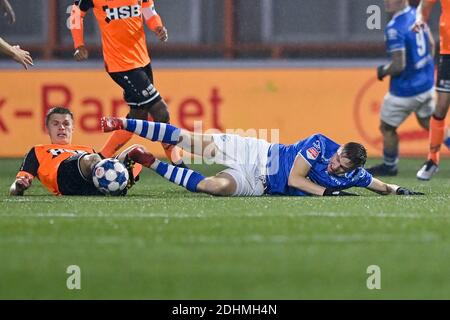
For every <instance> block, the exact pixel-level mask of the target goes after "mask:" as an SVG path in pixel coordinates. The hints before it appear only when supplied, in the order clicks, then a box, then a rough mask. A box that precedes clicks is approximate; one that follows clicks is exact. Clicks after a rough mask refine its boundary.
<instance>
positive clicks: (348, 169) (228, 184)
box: [101, 117, 423, 196]
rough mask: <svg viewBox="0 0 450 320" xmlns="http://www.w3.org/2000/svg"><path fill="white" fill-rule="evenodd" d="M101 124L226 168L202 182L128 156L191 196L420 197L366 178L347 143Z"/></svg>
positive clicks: (114, 121)
mask: <svg viewBox="0 0 450 320" xmlns="http://www.w3.org/2000/svg"><path fill="white" fill-rule="evenodd" d="M101 125H102V128H103V131H104V132H111V131H114V130H127V131H129V132H132V133H134V134H137V135H139V136H141V137H143V138H147V139H149V140H151V141H160V142H163V143H167V144H171V145H177V146H179V147H181V148H182V149H184V150H186V151H188V152H191V153H194V154H197V155H199V156H202V157H203V158H204V159H206V160H208V161H211V160H213V161H214V162H215V163H218V164H222V165H224V166H226V167H228V168H227V169H225V170H223V171H221V172H219V173H218V174H217V175H215V176H213V177H204V176H203V175H201V174H200V173H198V172H196V171H193V170H190V169H187V168H179V167H176V166H173V165H171V164H168V163H165V162H163V161H160V160H158V159H156V158H155V157H154V156H153V155H152V154H150V153H149V152H147V151H145V150H144V149H143V147H137V148H134V150H132V151H131V152H130V153H129V156H130V158H131V159H132V160H133V161H135V162H137V163H140V164H142V165H143V166H145V167H147V168H151V169H153V170H154V171H155V172H157V173H158V174H159V175H160V176H162V177H164V178H165V179H167V180H169V181H171V182H173V183H175V184H177V185H180V186H183V187H184V188H186V189H188V190H189V191H192V192H202V193H207V194H211V195H216V196H262V195H285V196H309V195H316V196H352V195H356V194H353V193H349V192H346V191H343V190H344V189H348V188H351V187H363V188H367V189H369V190H371V191H374V192H376V193H379V194H382V195H390V194H392V195H395V194H397V195H420V194H423V193H420V192H414V191H412V190H409V189H406V188H403V187H400V186H397V185H394V184H386V183H384V182H382V181H380V180H378V179H376V178H374V177H372V175H371V174H370V173H368V172H367V171H366V170H365V169H364V168H363V166H364V164H365V162H366V159H367V153H366V149H365V148H364V146H363V145H361V144H359V143H356V142H349V143H346V144H344V145H342V146H341V145H339V144H337V143H336V142H334V141H332V140H331V139H329V138H327V137H325V136H324V135H322V134H315V135H312V136H310V137H309V138H307V139H304V140H300V141H298V142H297V143H295V144H292V145H283V144H271V143H269V142H267V141H266V140H262V139H256V138H250V137H241V136H238V135H234V134H197V133H193V132H190V131H187V130H183V129H180V128H177V127H175V126H173V125H170V124H166V123H158V122H151V121H145V120H136V119H125V118H112V117H107V118H102V119H101ZM199 146H201V148H199Z"/></svg>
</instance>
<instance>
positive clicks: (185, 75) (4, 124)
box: [0, 67, 449, 157]
mask: <svg viewBox="0 0 450 320" xmlns="http://www.w3.org/2000/svg"><path fill="white" fill-rule="evenodd" d="M155 78H156V79H157V88H158V89H159V91H160V92H161V94H162V95H163V97H164V98H165V99H166V101H167V102H168V104H169V106H170V112H171V117H172V123H174V124H176V125H178V126H181V127H184V128H188V129H191V130H193V129H197V130H203V131H205V130H208V129H212V128H216V129H218V130H221V131H223V130H225V129H241V131H240V132H241V133H242V132H244V133H245V131H246V132H247V133H248V134H254V133H255V132H256V134H258V135H259V136H260V137H263V138H268V139H269V140H272V141H276V140H277V139H278V138H279V140H280V142H282V143H292V142H295V141H297V140H298V139H300V138H304V137H306V136H308V135H310V134H313V133H316V132H321V133H324V134H326V135H328V136H330V137H332V138H333V139H335V140H336V141H338V142H340V143H342V142H346V141H359V142H362V143H364V144H365V145H366V146H367V148H368V150H369V153H370V155H371V156H380V155H381V143H382V141H381V135H380V133H379V130H378V122H379V109H380V105H381V102H382V99H383V96H384V94H385V92H386V91H387V85H388V81H384V82H378V81H376V79H375V76H374V71H373V68H367V67H365V68H360V67H347V68H325V69H323V68H319V67H311V68H283V67H279V68H271V69H263V68H169V69H157V70H155ZM0 88H2V89H1V92H0V140H1V145H2V148H1V150H0V157H18V156H20V157H21V156H23V155H24V154H25V153H26V152H27V151H28V150H29V148H30V147H31V146H32V145H35V144H41V143H47V142H48V137H47V135H46V133H45V127H44V121H43V118H44V115H45V113H46V111H47V109H48V108H49V107H50V106H55V105H65V106H69V107H70V108H71V109H72V110H73V111H74V113H75V124H76V128H75V134H74V143H75V144H85V145H92V146H93V147H94V148H100V147H101V145H102V144H103V143H104V141H105V139H106V137H107V136H106V134H103V133H101V132H100V126H99V121H98V119H99V117H100V116H103V115H120V116H123V115H125V114H126V113H127V109H128V107H127V105H126V104H125V103H124V101H123V99H122V92H121V90H120V88H119V87H118V86H117V85H116V84H115V83H113V81H112V80H111V79H110V78H109V76H108V75H107V74H106V73H105V72H104V70H101V69H84V70H68V69H48V70H37V71H31V72H26V73H25V72H19V71H14V70H3V71H2V76H1V77H0ZM195 121H201V122H197V123H195ZM260 129H263V130H260ZM264 129H266V131H264ZM274 129H275V130H276V129H279V134H278V133H276V132H275V131H272V130H274ZM399 133H400V136H401V140H402V143H401V153H402V155H407V156H419V155H420V156H424V155H425V152H426V150H427V133H426V132H425V131H423V130H421V129H419V126H418V125H417V124H416V121H415V119H414V117H410V118H409V119H408V121H407V122H406V123H405V124H404V125H403V126H402V127H401V129H400V130H399ZM132 142H133V143H144V144H145V145H147V146H148V147H149V149H150V150H152V151H153V152H155V153H156V154H158V155H161V154H162V148H161V147H160V146H159V145H158V144H154V143H153V144H152V143H151V142H149V141H144V140H143V139H141V138H139V137H135V138H133V140H132ZM445 152H446V154H447V155H448V154H449V153H448V152H447V151H445Z"/></svg>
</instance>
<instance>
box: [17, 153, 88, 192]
mask: <svg viewBox="0 0 450 320" xmlns="http://www.w3.org/2000/svg"><path fill="white" fill-rule="evenodd" d="M80 153H94V150H93V149H92V148H91V147H87V146H77V145H71V144H68V145H60V144H46V145H36V146H34V147H33V148H31V150H30V151H29V152H28V153H27V155H26V156H25V159H24V161H23V163H22V166H21V167H20V171H19V173H18V174H17V178H19V177H24V176H25V177H29V178H31V179H32V178H34V177H38V178H39V180H40V181H41V183H42V184H43V185H44V186H45V187H46V188H47V189H48V190H49V191H50V192H52V193H54V194H56V195H59V194H61V193H60V192H59V188H58V168H59V165H60V164H61V162H63V161H64V160H66V159H68V158H69V157H71V156H73V155H75V154H80Z"/></svg>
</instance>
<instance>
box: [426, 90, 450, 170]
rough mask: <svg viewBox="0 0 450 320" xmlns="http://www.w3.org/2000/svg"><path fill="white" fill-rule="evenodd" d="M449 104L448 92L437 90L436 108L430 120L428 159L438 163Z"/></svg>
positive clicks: (449, 94) (449, 96) (449, 95)
mask: <svg viewBox="0 0 450 320" xmlns="http://www.w3.org/2000/svg"><path fill="white" fill-rule="evenodd" d="M449 105H450V92H438V96H437V104H436V110H435V112H434V114H433V117H432V118H431V120H430V149H429V153H428V160H433V161H434V163H436V164H439V160H440V159H439V156H440V149H441V144H442V143H443V141H444V138H445V136H446V134H445V133H446V126H445V118H446V116H447V112H448V108H449Z"/></svg>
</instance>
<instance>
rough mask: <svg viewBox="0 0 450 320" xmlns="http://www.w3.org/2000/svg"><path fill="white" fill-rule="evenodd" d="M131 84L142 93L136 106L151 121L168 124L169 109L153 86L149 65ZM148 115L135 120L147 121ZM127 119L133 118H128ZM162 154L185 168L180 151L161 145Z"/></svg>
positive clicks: (141, 69) (140, 71)
mask: <svg viewBox="0 0 450 320" xmlns="http://www.w3.org/2000/svg"><path fill="white" fill-rule="evenodd" d="M133 83H135V86H136V87H137V88H138V91H139V92H142V94H143V99H140V102H139V103H138V106H139V107H140V108H143V109H145V110H146V111H147V113H148V114H150V115H151V117H152V119H153V121H155V122H162V123H170V114H169V107H168V106H167V103H166V102H165V101H164V99H163V98H162V97H161V95H160V94H159V93H158V91H157V90H156V87H155V86H154V84H153V70H152V66H151V64H148V65H147V66H145V67H143V68H140V69H138V70H137V71H136V72H135V73H134V74H133ZM148 114H147V115H146V116H145V117H140V118H136V119H142V120H148ZM128 118H133V117H132V116H129V117H128ZM162 147H163V149H164V153H165V154H166V156H167V158H168V159H170V161H172V163H173V164H175V165H177V166H182V167H184V168H185V167H186V165H185V164H184V163H183V159H182V155H181V150H180V149H179V148H176V147H175V146H172V145H168V144H164V143H162Z"/></svg>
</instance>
